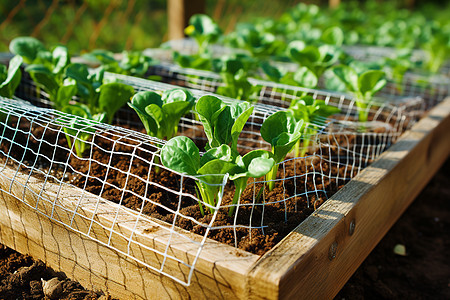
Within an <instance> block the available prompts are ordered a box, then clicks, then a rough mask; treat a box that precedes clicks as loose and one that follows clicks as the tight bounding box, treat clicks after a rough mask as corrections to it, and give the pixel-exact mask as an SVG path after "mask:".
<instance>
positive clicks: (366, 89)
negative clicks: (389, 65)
mask: <svg viewBox="0 0 450 300" xmlns="http://www.w3.org/2000/svg"><path fill="white" fill-rule="evenodd" d="M385 77H386V74H385V73H384V72H383V71H378V70H370V71H367V72H364V73H363V74H361V76H360V77H359V79H358V86H359V91H360V92H361V94H363V95H364V96H365V98H366V97H369V98H371V97H372V96H373V95H374V94H375V93H376V92H378V91H379V90H381V89H382V88H383V87H384V86H385V85H386V79H385Z"/></svg>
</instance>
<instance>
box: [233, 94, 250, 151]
mask: <svg viewBox="0 0 450 300" xmlns="http://www.w3.org/2000/svg"><path fill="white" fill-rule="evenodd" d="M253 109H254V106H251V105H250V104H249V103H248V102H242V103H237V104H235V105H233V106H231V114H232V116H233V118H234V119H235V121H234V124H233V126H232V127H231V140H232V143H233V147H232V148H233V149H234V150H236V148H237V141H238V138H239V135H240V134H241V132H242V130H243V129H244V126H245V124H246V123H247V120H248V118H250V116H251V115H252V113H253Z"/></svg>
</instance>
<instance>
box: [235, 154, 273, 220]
mask: <svg viewBox="0 0 450 300" xmlns="http://www.w3.org/2000/svg"><path fill="white" fill-rule="evenodd" d="M236 165H237V166H238V168H236V169H234V170H233V171H234V174H232V175H231V176H230V179H231V180H233V183H234V186H235V187H236V190H235V192H234V196H233V202H232V205H233V206H231V207H230V210H229V211H228V215H229V216H231V215H232V214H233V211H234V205H235V204H236V203H238V201H239V199H240V198H241V195H242V192H243V191H244V189H245V188H246V186H247V181H248V179H249V178H259V177H261V176H264V175H266V174H267V173H269V172H270V171H271V170H272V168H273V167H274V165H275V161H274V159H273V154H272V153H271V152H269V151H266V150H260V149H258V150H253V151H250V152H249V153H247V154H245V155H244V156H238V157H237V158H236Z"/></svg>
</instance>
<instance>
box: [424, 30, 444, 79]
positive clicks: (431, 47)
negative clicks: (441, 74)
mask: <svg viewBox="0 0 450 300" xmlns="http://www.w3.org/2000/svg"><path fill="white" fill-rule="evenodd" d="M448 28H449V29H448V30H447V32H444V31H440V32H437V33H436V34H434V35H433V36H432V38H431V39H430V41H429V42H427V43H425V44H424V50H425V51H426V52H427V53H428V59H427V60H426V62H425V67H426V69H427V70H428V71H430V72H432V73H437V72H438V71H439V69H440V68H441V66H442V65H443V64H444V63H445V61H446V60H448V59H450V37H449V33H450V25H449V26H448Z"/></svg>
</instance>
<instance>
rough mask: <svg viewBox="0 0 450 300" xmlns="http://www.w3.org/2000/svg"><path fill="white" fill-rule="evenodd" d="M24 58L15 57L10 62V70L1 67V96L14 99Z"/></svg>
mask: <svg viewBox="0 0 450 300" xmlns="http://www.w3.org/2000/svg"><path fill="white" fill-rule="evenodd" d="M22 61H23V60H22V57H21V56H19V55H16V56H14V57H13V58H12V59H11V60H10V62H9V68H6V66H4V65H0V96H2V97H6V98H12V97H13V96H14V93H15V91H16V89H17V87H18V86H19V83H20V79H21V77H22V73H21V72H20V66H21V65H22Z"/></svg>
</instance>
